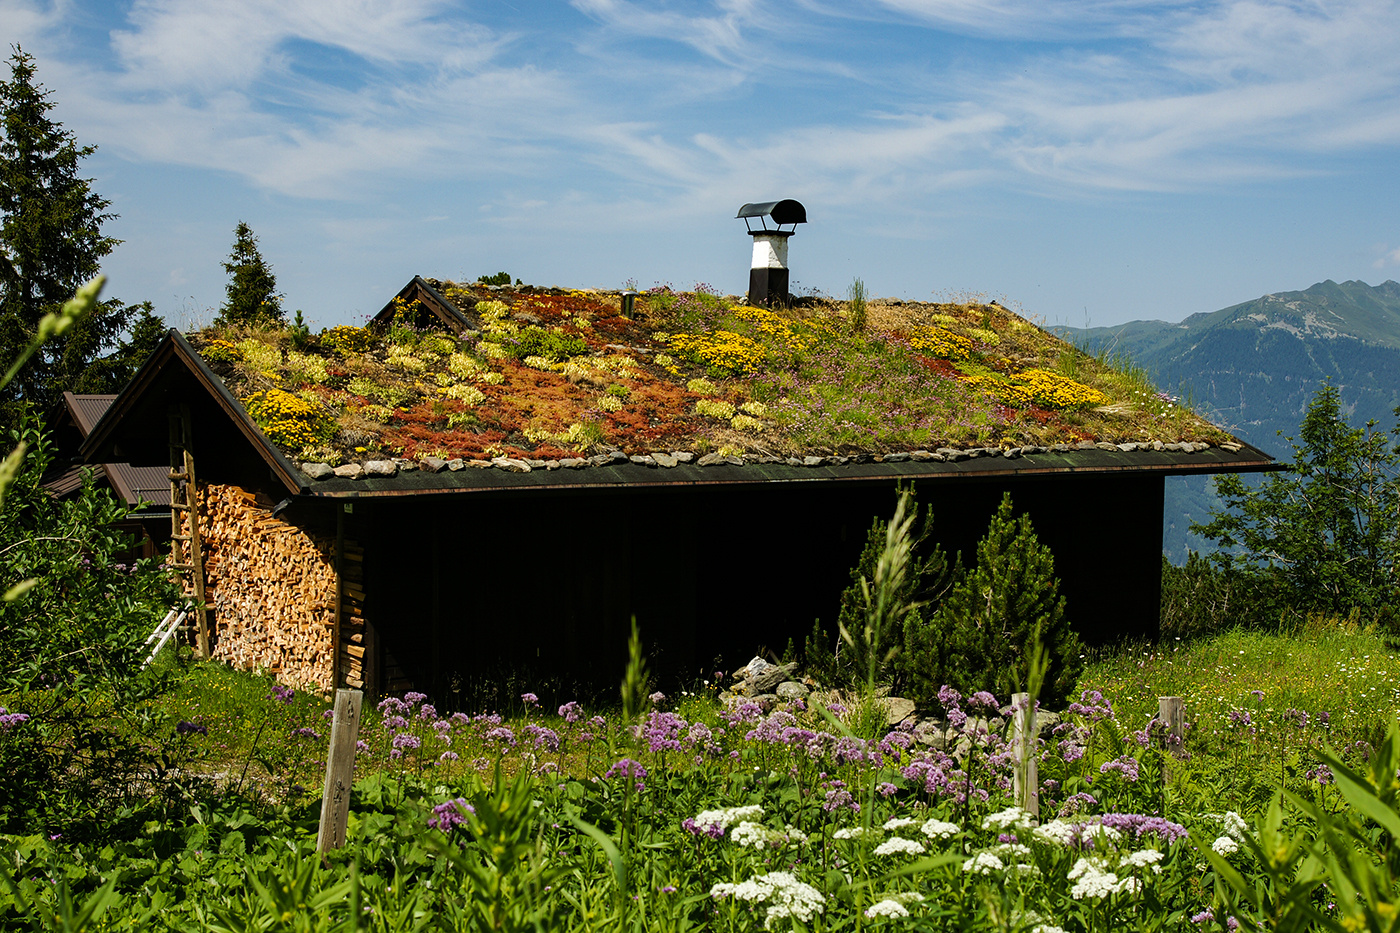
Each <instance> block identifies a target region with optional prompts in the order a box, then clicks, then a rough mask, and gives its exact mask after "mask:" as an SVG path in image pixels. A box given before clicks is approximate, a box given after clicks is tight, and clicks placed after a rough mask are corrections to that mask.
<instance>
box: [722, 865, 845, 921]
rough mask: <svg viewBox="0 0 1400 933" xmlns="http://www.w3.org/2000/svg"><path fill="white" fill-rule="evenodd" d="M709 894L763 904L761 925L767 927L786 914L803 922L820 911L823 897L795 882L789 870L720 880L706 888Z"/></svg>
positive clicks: (815, 890) (805, 885) (804, 885)
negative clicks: (764, 907) (745, 879)
mask: <svg viewBox="0 0 1400 933" xmlns="http://www.w3.org/2000/svg"><path fill="white" fill-rule="evenodd" d="M710 896H711V897H733V898H735V899H737V900H741V901H752V902H753V903H755V904H766V905H767V907H768V910H767V912H766V913H765V915H764V918H763V928H764V929H765V930H771V929H772V928H773V923H774V922H775V921H777V920H783V919H786V918H789V917H792V918H796V919H797V920H800V921H802V922H803V923H807V922H808V921H809V920H811V919H812V916H813V915H814V914H819V913H821V912H822V905H823V904H825V903H826V898H824V897H822V894H821V892H820V891H818V890H817V889H816V888H814V887H812V886H811V885H810V884H805V883H803V882H801V881H798V880H797V878H796V877H794V876H793V874H792V873H791V872H786V871H775V872H770V873H769V874H766V875H759V876H757V877H755V878H750V879H749V880H748V881H741V882H739V883H738V884H728V883H721V884H717V885H715V886H714V887H712V888H710Z"/></svg>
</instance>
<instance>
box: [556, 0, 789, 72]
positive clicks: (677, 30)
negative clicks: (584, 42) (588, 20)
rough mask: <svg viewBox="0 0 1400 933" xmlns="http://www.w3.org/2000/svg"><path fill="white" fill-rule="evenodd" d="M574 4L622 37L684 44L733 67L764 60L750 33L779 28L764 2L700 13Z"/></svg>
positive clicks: (732, 1)
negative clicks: (765, 8)
mask: <svg viewBox="0 0 1400 933" xmlns="http://www.w3.org/2000/svg"><path fill="white" fill-rule="evenodd" d="M571 2H572V4H573V6H574V7H575V8H576V9H578V10H579V11H580V12H583V13H585V14H587V15H589V16H592V17H594V18H595V19H597V20H599V21H600V22H602V23H603V24H604V25H605V26H606V27H607V28H608V29H610V30H613V31H614V32H616V33H618V34H621V35H626V36H629V37H639V36H640V37H645V38H650V39H658V40H664V41H667V42H680V43H683V44H685V45H688V46H690V47H691V48H692V49H694V50H695V51H697V52H700V53H701V54H703V55H706V56H709V57H711V58H714V59H716V60H717V61H720V62H722V63H724V64H725V65H729V66H744V65H747V64H751V63H753V62H755V61H759V60H761V57H762V56H761V54H760V53H758V52H757V50H756V49H755V48H754V43H753V40H752V39H751V38H750V37H749V36H748V35H746V32H762V31H767V30H768V29H771V28H772V27H773V26H774V25H775V22H774V19H773V17H771V16H769V15H768V14H767V13H766V11H765V10H764V9H763V5H762V4H761V3H760V0H715V3H714V4H713V5H714V11H713V12H712V13H704V14H700V15H696V14H694V13H691V12H688V11H686V10H677V9H675V8H674V7H672V8H667V7H666V6H664V5H662V4H658V3H650V2H648V3H635V2H632V0H571Z"/></svg>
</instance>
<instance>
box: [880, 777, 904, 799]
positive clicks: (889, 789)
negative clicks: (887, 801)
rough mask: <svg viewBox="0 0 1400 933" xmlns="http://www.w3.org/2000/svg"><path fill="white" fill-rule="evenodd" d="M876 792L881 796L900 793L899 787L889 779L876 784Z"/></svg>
mask: <svg viewBox="0 0 1400 933" xmlns="http://www.w3.org/2000/svg"><path fill="white" fill-rule="evenodd" d="M875 792H876V793H878V794H879V795H880V796H881V797H892V796H894V795H895V794H897V793H899V788H898V787H895V786H894V785H893V784H891V783H890V782H889V781H881V782H880V783H879V784H876V785H875Z"/></svg>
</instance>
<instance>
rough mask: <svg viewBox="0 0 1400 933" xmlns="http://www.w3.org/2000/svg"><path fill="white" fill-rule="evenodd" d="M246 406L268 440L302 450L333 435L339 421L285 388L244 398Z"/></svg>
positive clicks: (244, 405) (269, 390)
mask: <svg viewBox="0 0 1400 933" xmlns="http://www.w3.org/2000/svg"><path fill="white" fill-rule="evenodd" d="M243 407H244V408H245V409H247V411H248V414H249V415H251V416H252V418H253V421H254V422H256V423H257V425H258V427H260V428H262V431H263V433H264V434H266V435H267V438H268V440H270V441H272V442H273V443H274V444H280V445H281V446H283V447H291V448H294V449H297V450H300V449H301V448H303V447H310V446H313V445H315V444H319V443H322V442H324V441H327V440H329V439H330V437H331V435H333V434H334V433H335V421H334V420H332V419H331V418H330V417H329V416H328V415H327V414H326V413H325V412H323V411H321V409H319V408H317V407H316V406H315V405H312V404H311V403H310V402H307V401H305V400H304V399H300V398H297V397H296V396H295V395H293V394H292V393H290V392H283V391H282V390H281V389H268V390H267V391H266V392H258V393H257V394H255V395H251V396H249V397H248V398H246V399H244V400H243Z"/></svg>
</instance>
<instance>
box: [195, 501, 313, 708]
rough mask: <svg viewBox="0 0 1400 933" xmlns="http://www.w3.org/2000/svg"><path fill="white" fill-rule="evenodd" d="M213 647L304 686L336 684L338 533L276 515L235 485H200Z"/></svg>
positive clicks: (247, 665) (246, 665)
mask: <svg viewBox="0 0 1400 933" xmlns="http://www.w3.org/2000/svg"><path fill="white" fill-rule="evenodd" d="M199 504H200V514H199V521H200V532H201V534H202V536H203V539H204V554H205V558H204V567H205V575H206V577H205V579H206V586H207V599H208V603H209V606H210V608H211V609H212V610H213V619H212V622H211V624H212V626H213V631H214V649H213V655H214V657H216V658H220V659H222V660H224V661H226V662H228V663H230V664H234V665H236V666H238V667H242V668H246V669H260V670H267V671H271V672H272V673H273V674H274V675H276V677H277V679H278V681H280V682H282V683H284V684H287V685H288V686H292V687H297V688H300V689H312V690H326V689H329V688H330V687H331V686H332V685H333V681H334V679H335V678H334V672H333V670H332V663H333V659H334V658H335V646H334V644H333V642H334V639H335V612H336V574H335V562H334V559H333V552H334V549H335V539H334V537H331V536H324V535H322V536H313V535H311V534H309V533H307V532H306V531H304V530H303V529H301V528H298V527H297V526H296V525H292V524H290V523H288V522H285V521H282V520H281V519H280V518H274V517H273V516H272V501H271V500H269V499H267V498H266V497H264V496H260V495H257V494H254V493H251V492H246V491H245V490H243V489H240V488H238V487H237V486H212V485H211V486H204V487H202V488H201V489H200V495H199Z"/></svg>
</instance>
